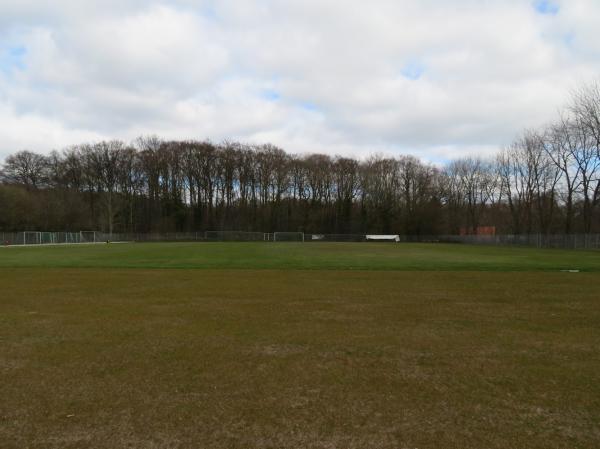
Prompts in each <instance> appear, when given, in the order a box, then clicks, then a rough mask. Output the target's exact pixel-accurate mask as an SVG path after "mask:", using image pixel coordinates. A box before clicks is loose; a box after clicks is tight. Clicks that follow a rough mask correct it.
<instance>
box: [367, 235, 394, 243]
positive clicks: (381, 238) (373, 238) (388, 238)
mask: <svg viewBox="0 0 600 449" xmlns="http://www.w3.org/2000/svg"><path fill="white" fill-rule="evenodd" d="M366 238H367V241H369V242H399V241H400V236H399V235H397V234H395V235H367V236H366Z"/></svg>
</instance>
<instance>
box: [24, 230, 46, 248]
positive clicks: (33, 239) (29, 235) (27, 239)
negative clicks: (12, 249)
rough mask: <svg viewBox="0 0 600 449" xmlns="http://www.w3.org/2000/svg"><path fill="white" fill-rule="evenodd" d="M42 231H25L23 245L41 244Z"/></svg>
mask: <svg viewBox="0 0 600 449" xmlns="http://www.w3.org/2000/svg"><path fill="white" fill-rule="evenodd" d="M41 244H42V233H41V232H38V231H25V232H23V245H41Z"/></svg>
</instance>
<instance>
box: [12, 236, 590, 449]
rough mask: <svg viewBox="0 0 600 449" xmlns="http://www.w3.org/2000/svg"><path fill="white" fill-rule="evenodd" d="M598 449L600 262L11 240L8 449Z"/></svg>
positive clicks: (548, 256) (401, 248)
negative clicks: (21, 244) (18, 244)
mask: <svg viewBox="0 0 600 449" xmlns="http://www.w3.org/2000/svg"><path fill="white" fill-rule="evenodd" d="M561 270H579V271H580V272H577V273H572V272H563V271H561ZM599 446H600V253H598V252H591V251H587V252H586V251H582V252H572V251H559V250H535V249H525V248H497V247H484V246H466V245H441V244H415V245H412V244H391V243H381V244H367V243H360V244H352V243H339V244H324V243H306V244H301V243H155V244H108V245H107V244H102V245H92V246H86V245H81V246H56V247H27V248H0V447H2V448H11V449H12V448H44V449H46V448H111V449H112V448H196V447H198V448H344V449H351V448H357V449H358V448H373V449H375V448H377V449H382V448H411V449H414V448H419V449H424V448H478V449H481V448H540V449H541V448H544V449H547V448H595V447H599Z"/></svg>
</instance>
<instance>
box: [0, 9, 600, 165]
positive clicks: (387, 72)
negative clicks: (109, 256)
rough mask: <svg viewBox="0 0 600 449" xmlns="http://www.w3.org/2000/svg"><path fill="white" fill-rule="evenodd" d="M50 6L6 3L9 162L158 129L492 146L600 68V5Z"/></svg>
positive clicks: (1, 63)
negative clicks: (18, 153) (24, 154)
mask: <svg viewBox="0 0 600 449" xmlns="http://www.w3.org/2000/svg"><path fill="white" fill-rule="evenodd" d="M39 3H40V2H38V1H33V0H18V1H17V0H4V1H3V2H2V4H0V119H1V120H2V122H1V123H2V126H1V127H0V157H2V156H4V155H6V154H7V153H9V152H11V151H14V150H17V149H21V148H32V149H36V150H42V151H44V150H50V149H52V148H54V147H58V146H64V145H68V144H72V143H76V142H78V141H81V140H89V139H96V138H103V137H107V138H108V137H110V138H113V137H115V138H121V139H125V140H130V139H133V138H134V137H135V136H136V135H138V134H148V133H152V134H159V135H163V136H165V137H168V138H211V139H213V140H220V139H224V138H237V139H241V140H249V141H255V142H258V141H271V142H273V143H275V144H278V145H280V146H282V147H284V148H286V149H288V150H290V151H294V152H311V151H320V152H327V153H330V154H352V155H357V156H361V155H366V154H368V153H371V152H374V151H382V152H387V153H394V152H410V153H411V154H416V155H419V156H422V157H423V158H425V159H430V160H439V159H442V158H448V157H452V156H454V155H459V154H469V153H482V152H483V153H486V152H487V153H491V152H493V151H494V149H495V148H498V147H500V146H502V145H504V144H506V143H507V142H508V141H509V140H510V139H511V138H512V137H513V136H514V135H515V134H517V133H518V132H519V131H520V130H521V129H522V128H524V127H532V126H538V125H542V124H544V123H546V122H547V121H549V120H551V119H552V118H553V117H554V116H555V114H556V111H557V109H558V108H559V107H560V106H561V104H563V103H564V102H565V100H566V98H567V96H568V92H569V89H571V88H572V87H574V86H575V85H576V84H577V83H578V82H581V81H587V80H590V79H592V78H594V77H597V76H598V74H599V73H600V71H599V69H600V57H599V56H600V42H599V41H598V40H597V39H595V35H596V34H597V32H596V27H597V23H600V4H598V3H597V2H596V1H595V0H569V1H568V2H567V1H561V2H559V1H555V2H552V4H553V5H554V6H553V10H554V9H556V8H555V7H557V8H558V12H557V13H556V14H541V13H540V12H538V11H536V8H535V4H534V2H532V1H529V0H489V1H486V2H481V1H477V0H456V1H446V0H421V1H417V0H412V1H399V0H378V1H372V2H361V1H359V0H345V1H341V0H338V1H334V0H287V1H281V0H262V1H258V0H257V1H254V2H248V1H242V0H220V1H218V2H217V1H204V2H198V1H192V0H172V1H153V2H148V1H141V0H122V1H117V0H109V1H102V2H100V1H87V2H81V1H74V0H58V1H56V2H52V5H51V7H50V6H44V5H43V4H39ZM15 47H19V48H21V47H22V48H23V49H24V50H25V52H24V54H22V55H21V54H20V53H19V52H14V51H13V52H12V53H11V55H12V56H10V57H11V58H13V59H14V58H16V57H18V58H19V61H13V60H11V59H10V58H9V57H8V56H5V57H3V56H2V55H3V52H4V53H6V54H8V53H7V52H10V51H11V49H14V48H15ZM17 53H18V55H17V56H15V55H16V54H17ZM7 124H8V125H9V126H6V125H7Z"/></svg>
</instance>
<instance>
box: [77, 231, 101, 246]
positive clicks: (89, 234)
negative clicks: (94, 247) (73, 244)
mask: <svg viewBox="0 0 600 449" xmlns="http://www.w3.org/2000/svg"><path fill="white" fill-rule="evenodd" d="M96 234H97V232H96V231H79V243H96V242H97V241H98V240H97V236H96Z"/></svg>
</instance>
